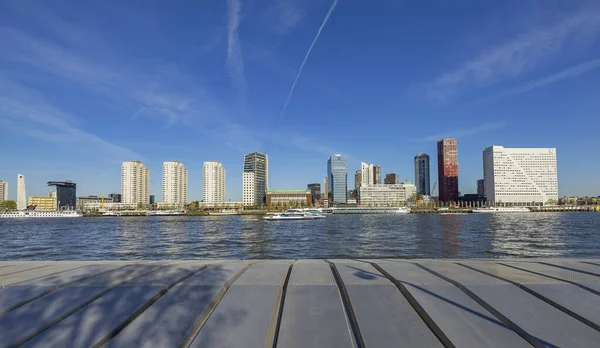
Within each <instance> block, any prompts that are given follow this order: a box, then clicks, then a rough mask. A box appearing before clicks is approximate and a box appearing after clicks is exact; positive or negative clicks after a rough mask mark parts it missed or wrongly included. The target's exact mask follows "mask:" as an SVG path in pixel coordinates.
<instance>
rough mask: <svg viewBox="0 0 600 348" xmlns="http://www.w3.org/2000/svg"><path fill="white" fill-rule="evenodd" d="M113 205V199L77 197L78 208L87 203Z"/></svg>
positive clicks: (91, 196)
mask: <svg viewBox="0 0 600 348" xmlns="http://www.w3.org/2000/svg"><path fill="white" fill-rule="evenodd" d="M103 202H104V203H113V200H112V198H109V197H100V196H95V195H90V196H85V197H77V207H78V208H81V207H83V206H85V205H86V204H87V203H98V204H102V203H103Z"/></svg>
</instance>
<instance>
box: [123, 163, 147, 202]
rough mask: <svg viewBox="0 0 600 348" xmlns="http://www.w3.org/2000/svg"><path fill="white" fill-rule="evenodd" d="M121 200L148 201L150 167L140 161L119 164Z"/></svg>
mask: <svg viewBox="0 0 600 348" xmlns="http://www.w3.org/2000/svg"><path fill="white" fill-rule="evenodd" d="M121 201H122V203H130V204H132V203H133V204H149V203H150V169H148V168H146V166H145V165H144V164H143V163H142V162H140V161H129V162H123V165H122V166H121Z"/></svg>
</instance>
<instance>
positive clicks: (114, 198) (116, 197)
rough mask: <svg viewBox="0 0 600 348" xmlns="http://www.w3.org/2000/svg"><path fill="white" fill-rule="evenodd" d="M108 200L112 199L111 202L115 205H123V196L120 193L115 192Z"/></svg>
mask: <svg viewBox="0 0 600 348" xmlns="http://www.w3.org/2000/svg"><path fill="white" fill-rule="evenodd" d="M108 198H109V199H111V201H112V202H113V203H121V194H120V193H116V192H113V193H111V194H110V195H108Z"/></svg>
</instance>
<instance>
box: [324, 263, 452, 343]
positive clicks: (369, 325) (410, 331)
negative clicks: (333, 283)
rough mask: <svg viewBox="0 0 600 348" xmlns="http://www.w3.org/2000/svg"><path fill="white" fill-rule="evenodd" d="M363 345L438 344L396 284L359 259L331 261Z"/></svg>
mask: <svg viewBox="0 0 600 348" xmlns="http://www.w3.org/2000/svg"><path fill="white" fill-rule="evenodd" d="M334 264H335V265H336V268H337V271H338V272H339V274H340V276H341V278H342V280H343V282H344V284H345V287H346V289H347V291H348V295H349V297H350V301H351V303H352V307H353V309H354V313H355V315H356V319H357V322H358V327H359V328H360V332H361V335H362V338H363V340H364V343H365V344H366V346H367V347H392V346H394V345H396V344H397V342H402V346H403V347H424V346H427V347H442V344H441V343H440V341H439V340H438V339H437V338H436V336H435V335H434V334H433V333H432V331H431V330H430V329H429V328H428V326H427V325H426V323H425V322H424V321H423V320H422V319H421V317H419V315H418V314H417V312H416V311H415V310H414V309H413V307H412V306H411V304H410V303H409V302H408V300H407V299H406V298H405V297H404V296H403V295H402V293H401V292H400V291H399V290H398V288H397V287H396V285H394V284H393V283H392V282H391V281H389V280H388V279H387V278H386V277H384V276H383V275H382V274H381V273H380V272H379V271H377V270H376V269H375V268H374V267H373V266H371V265H369V264H366V263H363V262H347V261H346V262H343V261H342V262H337V261H334Z"/></svg>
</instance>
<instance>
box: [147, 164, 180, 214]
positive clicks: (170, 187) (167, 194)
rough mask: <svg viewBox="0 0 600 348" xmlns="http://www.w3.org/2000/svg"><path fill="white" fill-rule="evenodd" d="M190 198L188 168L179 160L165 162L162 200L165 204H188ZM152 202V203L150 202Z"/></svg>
mask: <svg viewBox="0 0 600 348" xmlns="http://www.w3.org/2000/svg"><path fill="white" fill-rule="evenodd" d="M187 198H188V170H187V169H186V168H185V166H184V165H183V163H181V162H179V161H169V162H163V166H162V201H163V203H165V204H174V205H181V204H186V203H187ZM150 204H152V203H150Z"/></svg>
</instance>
